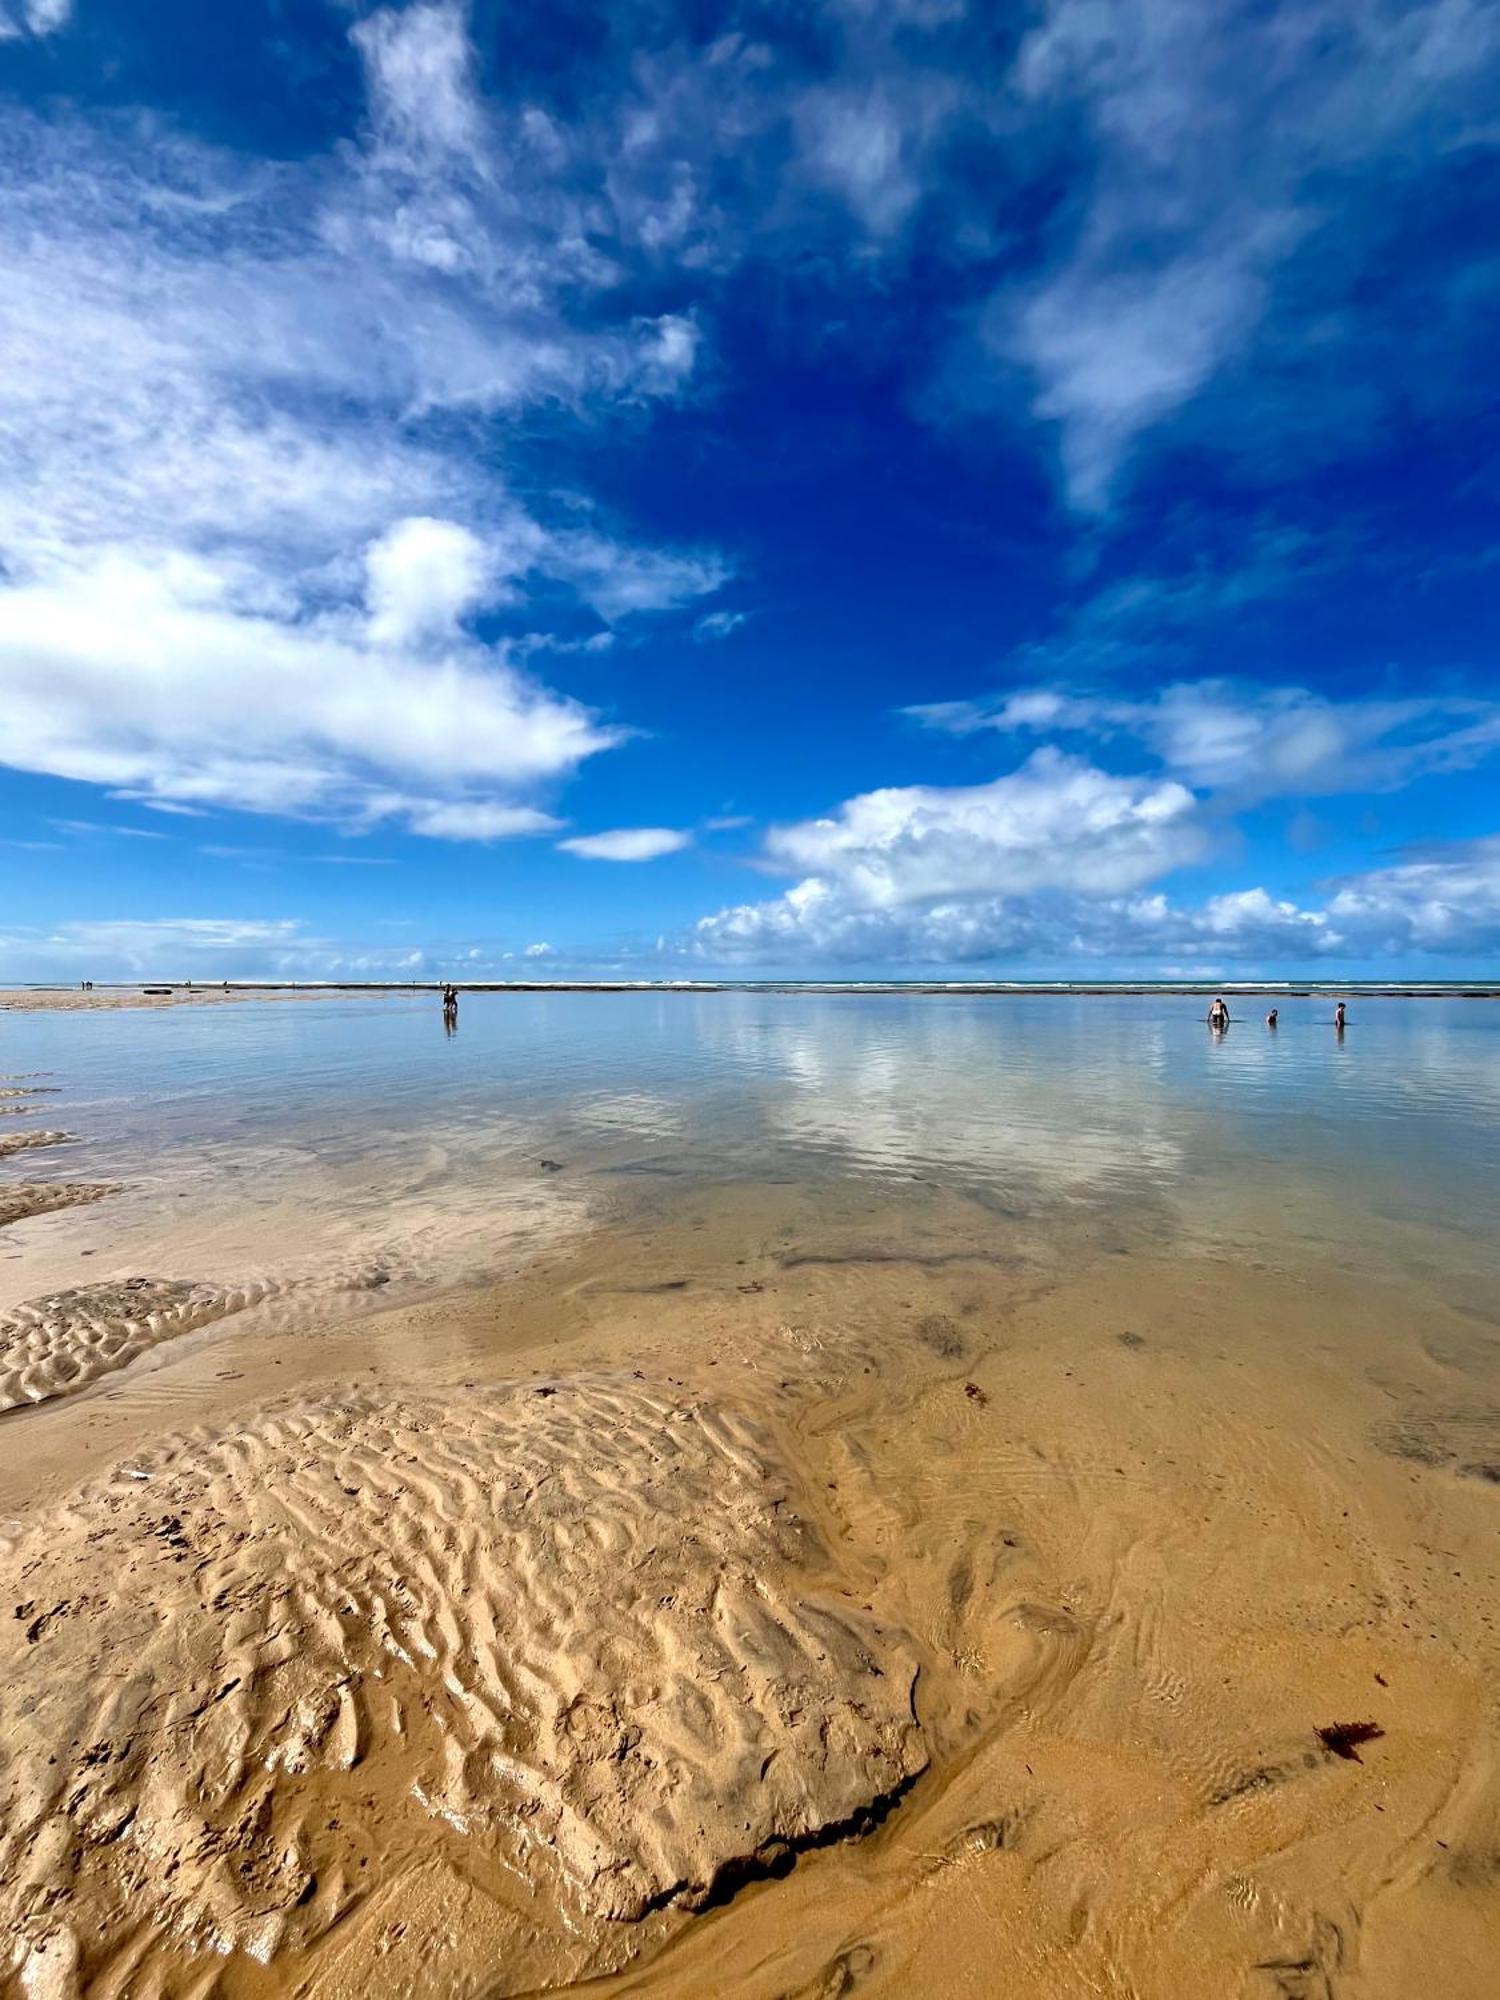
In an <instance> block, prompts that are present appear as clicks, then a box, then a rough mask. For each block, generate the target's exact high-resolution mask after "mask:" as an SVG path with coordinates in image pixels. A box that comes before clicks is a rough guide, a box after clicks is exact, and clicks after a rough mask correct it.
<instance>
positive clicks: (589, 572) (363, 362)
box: [0, 5, 727, 838]
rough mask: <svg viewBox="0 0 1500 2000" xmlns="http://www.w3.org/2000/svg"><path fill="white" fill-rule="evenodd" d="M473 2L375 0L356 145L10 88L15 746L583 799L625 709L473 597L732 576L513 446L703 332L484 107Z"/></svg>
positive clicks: (211, 775) (208, 776)
mask: <svg viewBox="0 0 1500 2000" xmlns="http://www.w3.org/2000/svg"><path fill="white" fill-rule="evenodd" d="M54 11H56V10H54ZM465 21H466V16H465V13H464V10H463V9H462V8H460V7H457V6H454V5H418V6H416V7H412V8H408V9H406V10H404V11H401V12H396V11H393V10H386V11H384V12H382V13H379V14H376V15H372V16H369V17H367V18H366V19H365V20H364V21H362V22H360V23H359V24H358V25H357V26H356V27H355V28H354V29H353V31H352V32H353V35H354V39H355V43H356V46H357V47H358V49H359V51H360V53H361V56H362V58H363V60H364V64H365V68H366V73H367V81H368V88H369V98H370V117H369V125H368V128H367V130H366V131H365V133H364V134H363V135H362V138H361V140H360V142H359V143H358V144H351V145H349V146H346V147H345V148H344V149H342V150H341V151H339V152H338V153H336V154H334V155H333V156H331V157H329V158H326V159H322V160H310V161H300V162H297V161H293V162H270V161H255V160H249V159H244V158H239V157H233V156H229V155H226V154H222V153H217V152H214V151H212V150H211V149H209V148H207V147H204V146H201V145H198V144H197V143H195V142H193V141H191V140H188V139H185V138H183V137H181V136H180V135H178V134H175V133H173V132H172V131H171V130H170V129H169V128H165V127H157V126H152V127H150V129H149V130H147V129H145V128H144V127H143V126H142V125H141V124H140V122H139V121H137V122H136V123H135V124H129V123H127V122H126V121H111V122H103V121H101V122H98V123H93V124H91V123H89V122H87V121H86V120H84V119H83V118H82V117H81V116H79V115H77V114H74V113H71V112H69V111H67V110H66V109H62V110H59V111H58V112H57V113H56V114H55V116H54V118H53V119H52V121H51V122H50V123H49V122H44V121H42V120H40V119H36V118H32V117H29V116H28V115H27V114H25V113H23V112H21V111H18V110H14V109H10V110H7V111H6V112H5V113H4V114H3V116H4V120H5V123H6V126H7V128H8V129H7V131H6V134H5V139H6V158H7V160H8V162H9V164H10V167H11V169H12V171H11V173H10V175H9V177H8V186H7V200H6V203H5V205H4V207H3V209H0V265H3V267H4V269H5V273H6V281H5V283H6V313H5V316H4V322H3V326H0V579H3V580H0V703H3V705H4V710H5V717H6V727H5V730H4V732H3V736H0V761H3V762H5V763H9V764H11V765H13V766H15V767H18V768H23V769H29V770H36V771H42V772H47V773H51V774H55V775H61V776H66V777H72V778H79V779H83V780H85V781H87V782H91V783H95V784H99V785H105V786H109V787H110V788H112V789H114V790H116V791H119V792H121V793H123V794H125V795H127V796H132V797H136V798H138V799H140V800H141V802H142V803H146V804H149V805H151V806H152V807H153V808H155V809H158V810H163V811H174V810H175V811H179V812H191V811H202V810H204V809H205V808H210V807H221V806H233V807H241V808H247V809H251V810H257V811H265V812H272V813H292V814H309V815H313V816H316V817H340V818H347V819H349V820H351V821H352V822H354V823H359V822H361V821H362V820H365V819H367V818H369V817H371V816H375V815H379V814H381V813H390V812H394V813H402V814H405V815H406V816H407V817H408V818H409V819H410V821H411V823H412V824H413V825H416V826H418V827H419V828H420V829H422V830H425V831H429V832H433V833H435V834H437V833H440V834H441V835H442V836H443V837H468V838H494V837H497V836H498V835H499V834H501V833H503V832H506V831H533V832H534V831H541V830H546V829H550V828H552V827H554V826H555V825H556V822H555V821H554V820H553V819H551V817H550V816H549V815H547V814H546V813H545V812H544V811H543V810H542V808H541V807H540V806H539V805H538V804H537V803H536V802H535V799H534V797H533V796H532V795H533V794H534V793H535V791H536V790H537V789H538V788H539V787H547V786H549V785H552V784H555V783H556V782H558V781H560V780H562V779H564V778H565V777H566V776H567V775H568V773H569V772H570V771H572V770H573V769H574V768H575V767H576V765H577V763H578V762H579V760H580V759H581V758H583V757H586V756H588V755H591V754H593V753H594V752H595V751H597V750H599V749H602V748H605V747H607V746H608V745H609V744H611V743H613V742H616V741H618V740H619V739H620V735H621V732H619V731H617V730H611V729H605V728H602V727H600V726H599V725H598V724H597V723H596V722H595V721H594V720H593V718H592V717H591V716H590V715H589V714H588V713H587V711H585V710H584V709H582V708H581V707H579V706H578V705H577V704H576V703H574V702H571V701H568V700H567V699H566V698H564V697H561V696H557V695H554V694H552V693H550V692H549V691H548V690H547V689H546V688H545V687H543V686H541V685H540V684H539V683H538V682H536V681H535V680H533V679H531V678H530V677H528V676H527V675H526V674H525V673H523V672H522V671H521V668H520V662H521V661H522V660H523V659H524V658H525V657H526V656H527V654H528V653H532V652H537V651H540V650H543V648H544V646H545V644H546V643H547V641H548V639H549V637H550V635H549V634H548V633H546V631H545V630H543V631H540V632H537V633H533V634H531V635H528V636H527V638H525V639H523V638H520V637H517V638H516V639H514V640H512V641H510V642H508V643H496V644H491V645H487V646H486V645H481V644H480V643H479V642H478V641H477V640H476V639H475V638H474V636H473V635H472V633H471V632H470V631H468V630H466V629H465V621H466V620H471V619H472V618H473V617H474V616H475V615H476V614H478V613H480V612H482V611H485V610H487V609H489V608H490V607H493V606H497V605H508V606H511V607H519V608H518V609H517V611H516V618H517V619H519V618H520V617H521V616H523V615H524V614H525V610H526V607H527V606H528V604H535V603H536V602H538V601H542V600H544V601H545V602H547V603H551V602H552V601H553V600H555V599H556V598H557V597H558V595H559V590H558V587H559V586H561V590H562V592H563V593H571V594H572V596H573V597H574V598H575V599H577V600H579V601H581V602H582V603H584V604H587V605H589V606H591V607H593V608H595V609H596V610H597V611H598V613H599V615H600V616H601V617H603V618H605V619H607V620H609V621H611V622H614V621H618V620H621V619H626V618H629V617H631V616H633V615H636V614H638V613H642V612H657V611H662V610H666V609H671V608H675V607H677V606H681V605H683V604H686V603H689V602H691V601H692V600H693V599H694V598H696V597H699V596H701V595H703V594H705V593H707V592H709V591H711V590H713V589H715V588H717V586H718V584H719V583H720V582H721V581H722V580H723V577H724V576H725V574H727V565H726V564H725V562H724V561H723V560H722V558H720V557H718V556H716V555H713V554H709V553H700V552H692V551H687V552H683V551H675V550H662V549H653V548H642V547H638V546H635V545H633V544H631V543H630V542H629V541H628V540H623V539H621V538H619V537H618V536H617V535H615V534H614V533H613V532H612V531H611V530H610V529H609V528H608V527H607V526H606V525H604V524H603V523H602V522H600V521H598V520H596V519H594V518H592V517H590V519H589V520H588V522H587V524H586V525H584V526H580V525H579V518H578V511H577V507H576V506H570V507H569V508H568V509H566V510H565V511H564V512H563V513H562V515H561V518H559V519H557V520H554V521H553V522H551V523H549V522H547V521H544V520H543V519H541V518H539V517H538V516H537V515H535V514H533V513H532V512H531V511H529V510H528V509H527V508H525V507H523V506H522V505H520V504H519V503H518V502H517V501H516V500H515V498H514V497H513V496H512V494H511V493H510V492H509V490H508V489H507V486H506V484H505V481H504V478H503V475H502V473H501V472H500V471H499V470H498V469H497V468H498V466H499V465H500V464H503V459H504V447H505V437H504V434H503V433H501V432H497V431H495V430H494V429H493V428H492V426H493V425H494V423H495V422H496V421H497V420H498V419H499V417H501V416H503V415H504V413H506V412H508V411H514V410H517V409H519V408H521V407H523V406H524V405H525V404H527V403H528V402H530V401H532V400H534V399H546V400H548V401H549V402H551V403H552V404H553V405H554V406H555V407H566V408H571V409H573V410H575V411H577V412H578V413H580V414H582V413H583V412H584V410H585V409H586V408H587V407H592V408H593V409H595V410H597V409H598V408H599V407H601V406H603V405H606V404H608V403H611V402H618V401H627V402H631V403H638V402H640V401H641V400H642V399H646V398H651V397H657V396H671V395H675V394H676V393H678V391H679V390H680V389H681V388H682V386H683V384H684V383H685V381H686V380H687V379H688V377H689V376H690V374H691V371H692V369H693V366H694V364H695V359H696V350H697V330H696V327H695V326H694V324H693V323H692V321H691V320H690V319H687V318H685V317H683V316H681V315H674V314H669V315H665V316H662V317H657V318H646V319H642V318H640V317H639V316H637V315H635V314H633V313H629V312H623V311H619V310H613V309H612V300H611V297H610V294H611V291H612V288H613V287H614V286H615V284H616V282H617V279H618V275H619V274H618V272H617V270H616V269H615V267H614V266H613V265H611V263H610V262H609V260H608V258H607V257H604V256H603V255H601V253H600V252H599V251H598V249H596V248H595V247H594V245H593V240H592V220H597V218H593V219H592V220H591V217H590V215H589V212H588V207H587V204H586V203H584V202H582V199H581V197H579V196H578V195H576V194H575V193H573V192H570V191H569V188H568V186H567V184H566V176H562V177H559V175H558V173H557V171H556V162H555V161H554V160H552V158H551V155H550V153H549V152H548V148H547V145H546V143H545V140H544V138H542V137H540V136H539V135H538V133H537V132H536V130H535V129H534V127H533V125H532V124H531V123H529V122H528V120H527V118H526V116H525V115H524V114H523V113H515V112H514V111H511V112H506V111H505V110H504V109H503V108H496V109H493V110H492V109H490V108H487V107H483V106H481V104H480V102H479V100H478V98H477V96H476V95H475V90H474V79H473V66H474V65H473V54H472V50H471V49H470V46H469V42H468V38H467V31H466V26H465ZM455 412H458V413H462V414H463V416H464V419H465V425H466V427H465V429H464V430H463V431H462V432H461V433H460V432H459V431H458V430H457V429H456V428H455V426H454V424H453V423H452V421H451V420H450V419H451V416H452V414H453V413H455ZM476 424H477V425H479V426H480V427H481V428H480V429H479V430H478V431H476V429H475V425H476ZM476 447H479V448H476ZM534 585H535V586H537V588H535V589H534V588H533V586H534ZM538 616H539V618H540V620H541V622H542V623H543V624H545V618H544V617H541V614H540V613H539V614H538ZM565 643H569V642H565ZM571 643H578V642H571Z"/></svg>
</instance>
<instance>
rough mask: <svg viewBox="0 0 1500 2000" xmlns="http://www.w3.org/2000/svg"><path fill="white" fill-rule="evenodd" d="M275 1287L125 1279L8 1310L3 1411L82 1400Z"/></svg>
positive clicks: (1, 1326)
mask: <svg viewBox="0 0 1500 2000" xmlns="http://www.w3.org/2000/svg"><path fill="white" fill-rule="evenodd" d="M267 1289H268V1288H267V1287H266V1286H265V1285H263V1284H259V1285H245V1286H235V1287H232V1288H231V1287H226V1286H220V1285H202V1284H193V1283H190V1282H188V1281H186V1280H184V1279H180V1278H125V1279H123V1280H121V1281H120V1282H119V1283H117V1284H101V1285H80V1286H76V1287H74V1288H72V1289H70V1290H68V1291H65V1292H54V1293H52V1294H51V1295H50V1296H49V1297H47V1298H41V1299H28V1300H27V1301H26V1303H25V1304H24V1305H19V1306H14V1307H12V1309H11V1310H10V1311H9V1312H6V1313H0V1411H5V1410H14V1409H19V1408H20V1407H22V1406H23V1405H24V1404H27V1403H45V1402H49V1401H50V1400H51V1399H52V1398H53V1397H54V1396H71V1395H74V1394H76V1393H77V1392H78V1391H79V1390H80V1389H86V1388H88V1387H89V1385H90V1384H91V1383H93V1382H97V1381H98V1379H99V1377H100V1376H101V1375H107V1374H109V1373H110V1372H111V1371H112V1370H114V1369H116V1368H124V1367H127V1366H128V1365H129V1363H130V1362H132V1361H134V1360H135V1358H136V1356H137V1355H139V1354H144V1353H145V1352H146V1350H147V1349H148V1348H152V1347H156V1346H158V1345H159V1344H160V1343H161V1342H162V1341H164V1340H171V1339H173V1338H174V1337H175V1336H177V1335H179V1334H184V1333H191V1332H193V1331H194V1330H195V1329H196V1328H198V1327H200V1326H208V1325H209V1324H210V1323H211V1322H212V1321H214V1320H218V1319H225V1318H227V1317H228V1315H229V1314H230V1313H234V1312H241V1311H243V1310H244V1308H245V1307H246V1306H249V1305H254V1304H256V1303H258V1301H259V1300H260V1299H261V1298H263V1297H265V1296H266V1292H267Z"/></svg>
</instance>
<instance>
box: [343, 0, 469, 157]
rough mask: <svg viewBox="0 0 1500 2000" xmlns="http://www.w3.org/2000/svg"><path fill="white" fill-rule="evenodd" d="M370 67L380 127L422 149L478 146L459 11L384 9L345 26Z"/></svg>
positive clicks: (466, 43)
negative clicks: (349, 28)
mask: <svg viewBox="0 0 1500 2000" xmlns="http://www.w3.org/2000/svg"><path fill="white" fill-rule="evenodd" d="M351 35H352V38H353V41H354V43H355V45H356V47H357V48H358V49H359V51H360V53H361V55H362V56H363V57H364V59H365V64H366V68H367V70H368V72H369V81H370V96H371V100H372V110H373V111H374V114H375V117H376V119H377V121H378V123H379V124H380V125H381V126H382V127H383V128H384V130H385V132H386V133H387V134H388V135H389V136H391V137H393V138H396V139H399V140H402V141H404V142H406V143H407V144H408V145H410V146H412V147H414V148H416V149H418V150H421V151H427V150H433V151H439V152H441V151H448V152H454V153H472V152H475V151H477V150H478V146H479V132H480V113H479V104H478V99H477V97H476V95H475V89H474V51H473V49H472V47H471V46H470V43H469V36H468V29H467V24H466V21H465V10H464V8H462V7H460V6H458V5H454V4H446V5H435V6H434V5H429V6H423V5H417V6H409V7H403V8H400V9H396V8H389V7H386V8H382V9H381V10H380V12H379V13H376V14H371V15H370V16H368V18H367V19H365V20H363V21H360V22H358V23H357V24H356V26H355V27H354V28H353V29H352V30H351Z"/></svg>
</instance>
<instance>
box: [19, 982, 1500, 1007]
mask: <svg viewBox="0 0 1500 2000" xmlns="http://www.w3.org/2000/svg"><path fill="white" fill-rule="evenodd" d="M449 985H451V986H453V987H455V989H456V990H457V991H458V992H459V993H461V994H477V993H615V994H624V993H642V994H675V993H680V994H702V993H762V994H773V995H777V996H780V997H785V998H797V997H800V996H804V995H806V996H818V997H823V998H829V999H841V998H851V999H853V998H861V997H866V998H881V997H885V998H894V999H900V998H924V999H1018V1000H1024V999H1030V998H1041V999H1063V1000H1079V999H1156V998H1161V999H1203V998H1206V997H1210V996H1212V995H1213V994H1216V993H1226V994H1229V995H1231V996H1234V997H1237V998H1240V999H1269V1000H1320V999H1333V998H1336V997H1338V996H1340V995H1343V996H1347V997H1348V998H1350V999H1359V1000H1500V980H1452V981H1436V980H1429V981H1423V980H1413V981H1399V980H1274V979H1273V980H1230V979H1226V980H1172V981H1168V980H1162V981H1150V980H1130V981H1120V982H1117V983H1112V982H1110V981H1099V980H1094V981H1079V982H1070V981H1066V980H1027V981H1020V980H910V981H903V980H753V979H752V980H737V979H714V980H702V979H691V980H690V979H668V980H645V979H514V980H440V979H433V980H399V981H387V980H296V981H269V980H268V981H260V980H233V979H231V980H227V981H216V982H214V983H213V984H212V985H203V984H199V983H195V982H189V981H186V980H178V981H162V982H160V983H154V984H152V985H151V986H144V985H141V984H138V983H132V982H121V983H119V984H115V983H112V982H111V983H104V982H101V983H99V984H97V985H96V986H95V987H93V988H91V989H90V990H88V991H87V992H85V991H82V990H80V989H79V988H78V987H76V986H51V985H41V986H19V987H6V988H0V1013H18V1014H21V1013H82V1012H86V1011H88V1010H90V1009H96V1010H108V1009H121V1008H150V1007H174V1006H201V1005H208V1004H211V1003H222V1002H225V1001H231V1000H255V999H260V1000H285V999H326V998H329V997H332V996H336V995H338V994H341V993H360V994H364V993H376V994H391V995H397V994H409V995H413V996H415V995H417V994H436V993H441V992H442V991H443V989H444V987H445V986H449Z"/></svg>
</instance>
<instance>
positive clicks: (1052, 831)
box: [766, 748, 1204, 908]
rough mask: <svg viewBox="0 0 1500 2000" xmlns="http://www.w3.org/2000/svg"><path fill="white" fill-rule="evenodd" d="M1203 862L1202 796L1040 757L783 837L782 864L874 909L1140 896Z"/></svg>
mask: <svg viewBox="0 0 1500 2000" xmlns="http://www.w3.org/2000/svg"><path fill="white" fill-rule="evenodd" d="M1203 850H1204V837H1203V833H1202V829H1201V827H1200V826H1199V824H1198V821H1197V817H1196V813H1195V803H1194V800H1193V797H1192V794H1191V793H1190V792H1188V791H1187V790H1186V789H1185V788H1184V787H1183V786H1181V785H1179V784H1176V783H1172V782H1162V781H1159V780H1142V779H1138V778H1116V777H1111V776H1109V775H1108V774H1107V773H1105V772H1103V771H1099V770H1096V769H1095V768H1094V767H1093V766H1092V765H1089V764H1085V763H1081V762H1079V761H1078V760H1076V759H1073V758H1069V757H1064V756H1062V755H1061V754H1060V753H1059V752H1058V751H1056V750H1053V749H1050V748H1044V749H1041V750H1038V751H1037V752H1036V753H1035V754H1034V755H1033V756H1032V757H1031V758H1029V759H1028V761H1027V762H1026V763H1025V764H1023V765H1022V766H1021V767H1020V769H1019V770H1016V771H1012V772H1009V773H1007V774H1006V775H1005V776H1004V777H1000V778H996V779H994V780H993V782H991V783H990V784H987V785H972V786H962V787H942V786H936V785H908V786H900V787H893V788H890V789H887V790H884V791H878V792H866V793H863V794H862V795H861V796H860V797H858V798H854V799H850V800H849V801H848V802H847V803H846V804H845V805H843V806H841V807H840V808H839V810H838V812H837V813H836V814H835V815H833V816H831V817H830V818H827V819H817V820H804V821H802V822H800V823H799V824H797V825H793V826H782V827H776V828H773V829H772V831H771V833H770V834H769V835H768V837H767V840H766V852H767V855H768V856H769V858H770V859H771V861H772V862H774V863H775V864H776V865H778V866H780V867H783V868H785V869H788V870H807V871H809V872H812V873H815V874H816V875H818V876H819V877H820V878H826V879H827V880H829V881H832V882H836V883H837V884H838V885H839V887H840V889H841V890H842V892H843V893H845V894H846V895H848V896H849V897H850V898H852V899H853V900H854V901H856V902H857V903H858V904H860V905H861V906H863V907H865V908H880V907H883V906H890V905H900V904H909V903H916V902H924V901H936V900H938V899H940V898H944V897H950V896H962V895H966V894H983V893H986V892H993V891H997V890H1003V891H1008V892H1011V893H1016V894H1025V893H1029V892H1031V891H1033V890H1039V889H1051V888H1068V889H1083V890H1086V891H1089V892H1094V893H1101V894H1103V893H1109V892H1110V891H1114V890H1120V889H1126V888H1131V887H1134V886H1135V885H1136V884H1137V883H1140V882H1143V881H1148V880H1150V879H1151V878H1152V877H1153V876H1156V875H1160V874H1162V873H1163V872H1165V870H1166V869H1168V868H1171V867H1177V866H1181V865H1182V864H1183V863H1185V862H1187V861H1191V860H1194V859H1196V858H1197V857H1198V856H1199V855H1200V854H1201V853H1202V852H1203Z"/></svg>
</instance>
